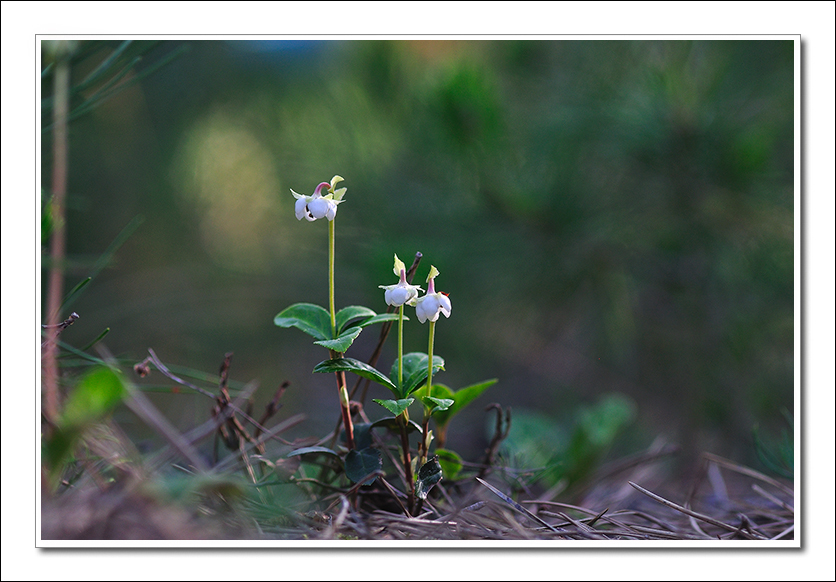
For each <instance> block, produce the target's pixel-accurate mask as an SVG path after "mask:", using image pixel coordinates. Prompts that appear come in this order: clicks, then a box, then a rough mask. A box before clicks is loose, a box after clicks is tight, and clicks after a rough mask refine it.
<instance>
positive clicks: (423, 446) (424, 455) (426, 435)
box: [421, 321, 435, 465]
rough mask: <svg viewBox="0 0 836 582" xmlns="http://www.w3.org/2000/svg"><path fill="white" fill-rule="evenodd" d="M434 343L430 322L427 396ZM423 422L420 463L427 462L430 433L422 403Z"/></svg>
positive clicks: (425, 409) (425, 408) (431, 370)
mask: <svg viewBox="0 0 836 582" xmlns="http://www.w3.org/2000/svg"><path fill="white" fill-rule="evenodd" d="M434 344H435V322H434V321H431V322H430V342H429V346H428V348H427V356H429V360H428V363H427V367H428V370H427V385H426V387H425V388H424V394H426V395H427V396H429V395H431V394H432V387H433V345H434ZM422 424H423V429H424V431H423V435H422V437H421V464H422V465H423V464H424V463H426V462H427V456H428V455H429V451H430V444H429V443H428V442H427V439H428V438H429V434H430V409H429V408H428V407H427V406H426V405H424V422H423V423H422Z"/></svg>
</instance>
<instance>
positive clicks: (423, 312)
mask: <svg viewBox="0 0 836 582" xmlns="http://www.w3.org/2000/svg"><path fill="white" fill-rule="evenodd" d="M437 276H438V269H436V268H435V267H431V268H430V275H429V276H428V277H427V294H426V295H424V296H423V297H419V298H418V299H416V300H415V315H417V316H418V321H420V322H421V323H424V322H425V321H427V320H428V319H429V320H430V321H436V320H437V319H438V315H439V314H440V313H443V314H444V317H450V311H452V309H453V306H452V304H451V303H450V298H449V297H447V295H446V294H444V293H440V292H436V290H435V278H436V277H437Z"/></svg>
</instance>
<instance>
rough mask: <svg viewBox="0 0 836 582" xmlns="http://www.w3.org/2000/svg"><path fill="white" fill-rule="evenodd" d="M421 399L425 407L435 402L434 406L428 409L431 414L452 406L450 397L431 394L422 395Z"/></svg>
mask: <svg viewBox="0 0 836 582" xmlns="http://www.w3.org/2000/svg"><path fill="white" fill-rule="evenodd" d="M422 401H423V402H424V404H425V405H426V406H427V408H430V407H431V405H432V404H435V408H433V409H432V410H430V414H431V415H432V414H435V413H436V412H442V411H444V410H448V409H449V408H450V407H451V406H453V399H452V398H435V397H433V396H424V398H423V399H422ZM427 401H429V402H427Z"/></svg>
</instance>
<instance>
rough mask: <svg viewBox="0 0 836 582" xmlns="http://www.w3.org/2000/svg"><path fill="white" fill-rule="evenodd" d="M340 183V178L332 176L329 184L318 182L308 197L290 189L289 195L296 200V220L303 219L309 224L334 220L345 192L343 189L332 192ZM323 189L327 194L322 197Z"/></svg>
mask: <svg viewBox="0 0 836 582" xmlns="http://www.w3.org/2000/svg"><path fill="white" fill-rule="evenodd" d="M341 181H342V177H340V176H334V177H333V178H331V181H330V182H320V184H319V185H318V186H317V187H316V189H315V190H314V193H313V194H311V195H310V196H305V195H304V194H299V193H297V192H294V191H293V188H291V189H290V193H291V194H293V197H294V198H296V207H295V210H296V219H297V220H302V219H303V218H304V219H305V220H308V221H309V222H313V221H314V220H316V219H318V218H327V219H328V220H334V218H336V216H337V204H339V203H341V202H343V199H342V197H343V196H344V195H345V191H346V189H345V188H340V189H339V190H336V191H335V190H334V186H335V185H336V184H337V182H341ZM323 188H328V192H329V193H328V194H326V195H325V196H323V195H322V189H323Z"/></svg>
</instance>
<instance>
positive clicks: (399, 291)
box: [391, 286, 409, 307]
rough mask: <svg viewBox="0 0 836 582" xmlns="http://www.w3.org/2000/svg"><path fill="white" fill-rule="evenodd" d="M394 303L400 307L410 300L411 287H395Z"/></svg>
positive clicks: (393, 293)
mask: <svg viewBox="0 0 836 582" xmlns="http://www.w3.org/2000/svg"><path fill="white" fill-rule="evenodd" d="M391 297H392V303H391V305H394V306H395V307H399V306H401V305H403V304H404V303H406V302H407V301H408V300H409V289H405V288H403V287H400V286H398V287H395V288H394V289H392V295H391Z"/></svg>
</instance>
